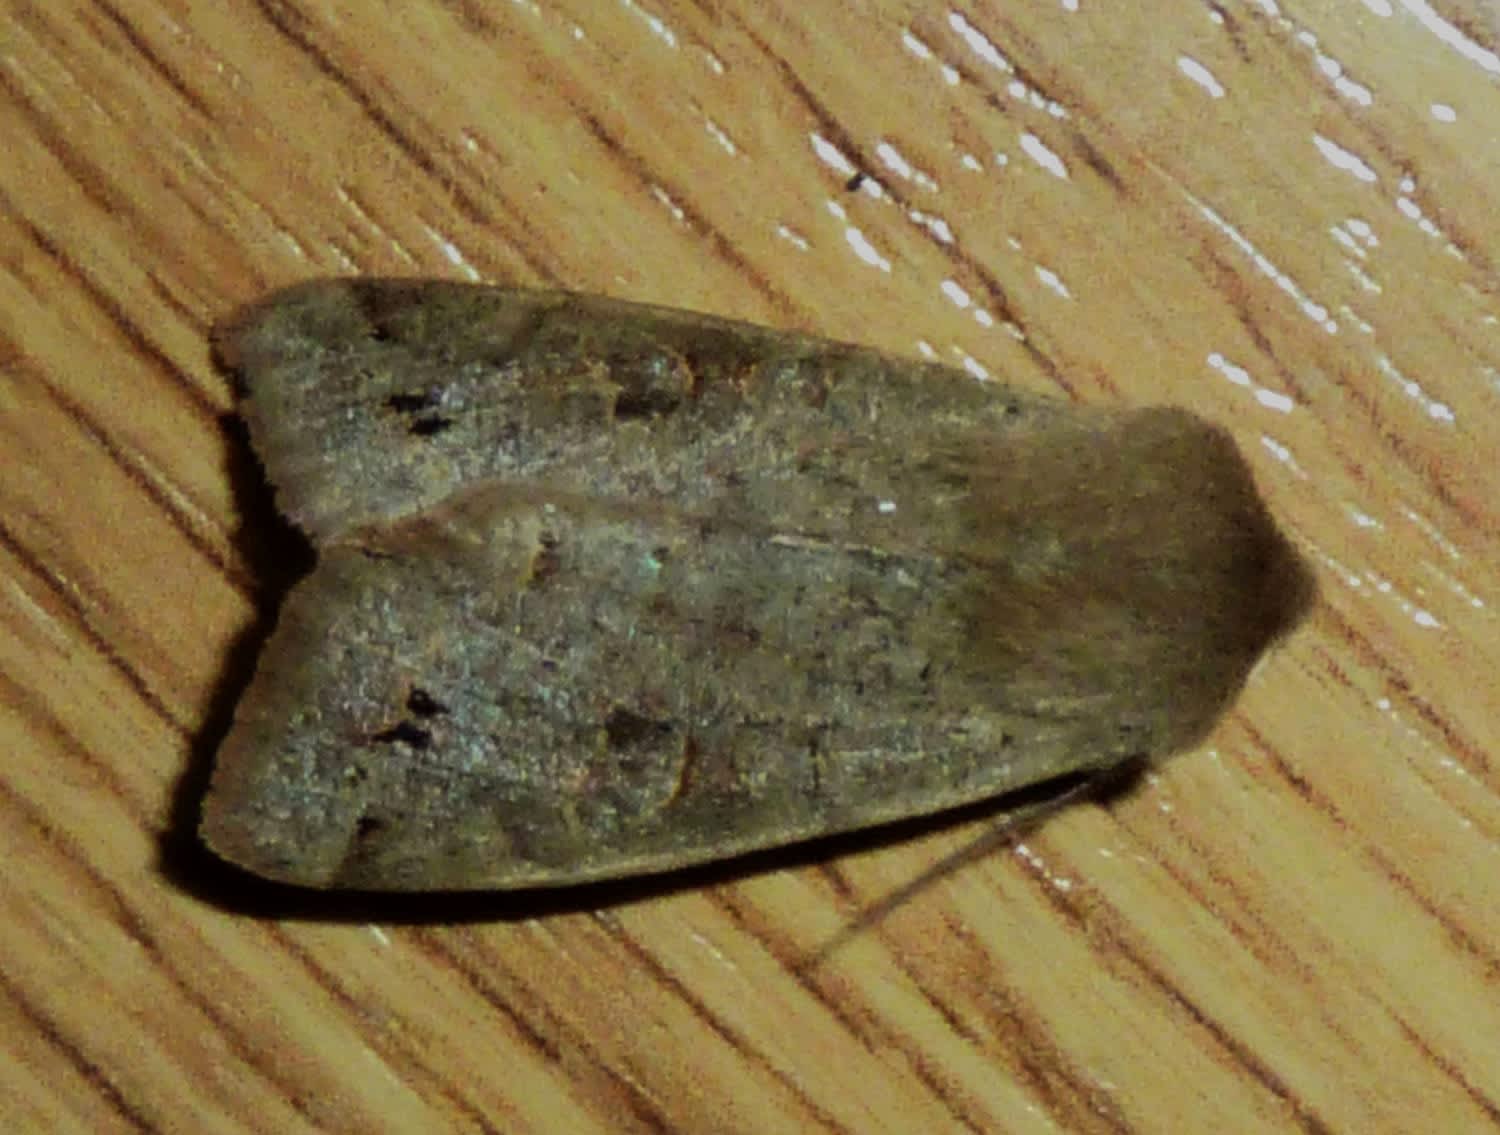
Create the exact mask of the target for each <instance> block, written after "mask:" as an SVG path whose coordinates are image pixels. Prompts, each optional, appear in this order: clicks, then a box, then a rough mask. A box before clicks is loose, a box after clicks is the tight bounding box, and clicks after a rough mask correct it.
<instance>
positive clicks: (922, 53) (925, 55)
mask: <svg viewBox="0 0 1500 1135" xmlns="http://www.w3.org/2000/svg"><path fill="white" fill-rule="evenodd" d="M901 46H902V47H904V48H906V50H907V51H909V52H911V53H912V54H913V55H915V56H916V57H917V58H918V59H931V58H932V48H930V47H928V46H927V45H926V44H925V43H923V42H922V41H921V40H920V39H918V38H917V37H916V36H915V35H913V34H912V33H911V31H910V30H908V31H904V32H902V33H901Z"/></svg>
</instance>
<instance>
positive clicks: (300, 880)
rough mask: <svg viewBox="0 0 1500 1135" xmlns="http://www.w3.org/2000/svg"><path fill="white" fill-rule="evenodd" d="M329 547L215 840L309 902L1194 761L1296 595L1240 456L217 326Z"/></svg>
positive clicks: (322, 313) (773, 352)
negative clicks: (1130, 766)
mask: <svg viewBox="0 0 1500 1135" xmlns="http://www.w3.org/2000/svg"><path fill="white" fill-rule="evenodd" d="M216 350H217V354H218V357H219V359H220V361H221V363H222V365H224V366H225V367H226V368H227V369H228V370H229V371H231V372H232V374H233V375H234V376H235V378H236V381H237V384H238V386H239V389H240V393H241V398H242V401H241V403H240V409H241V413H242V414H243V416H244V418H245V420H246V421H247V423H248V427H249V432H250V437H251V440H252V444H253V446H254V448H255V450H256V453H257V454H258V456H259V458H260V460H261V462H262V464H263V466H264V469H265V472H266V475H267V478H268V479H269V481H270V484H271V485H272V487H273V489H274V491H275V494H276V500H277V503H278V506H279V507H280V509H281V510H282V511H283V512H284V513H285V514H286V516H287V517H289V518H290V519H291V520H292V521H293V522H294V523H295V524H296V525H297V526H298V527H299V528H300V529H301V530H302V531H303V532H305V533H306V534H307V536H308V537H309V538H310V539H311V541H312V543H313V545H314V548H315V549H316V553H317V561H316V565H315V567H314V569H313V570H312V572H311V573H310V574H309V575H307V576H306V577H305V578H304V579H302V580H301V581H300V582H299V583H297V584H296V585H295V586H294V587H293V589H292V590H291V592H290V593H289V594H288V595H287V597H286V599H285V601H284V603H283V605H282V607H281V610H280V613H279V617H278V621H277V624H276V627H275V630H274V632H273V633H272V635H271V637H270V639H269V640H268V642H267V644H266V646H265V648H264V651H263V653H262V656H261V658H260V660H259V664H258V668H257V670H256V673H255V676H254V678H253V679H252V681H251V683H250V685H249V687H248V689H247V690H246V692H245V694H244V696H243V698H242V700H241V701H240V703H239V705H238V707H237V710H236V713H235V720H234V723H233V726H232V728H231V730H230V732H229V734H228V736H227V737H226V739H225V740H224V742H223V744H222V746H221V749H220V751H219V753H218V757H217V762H216V768H215V771H214V775H213V780H212V784H211V786H210V789H209V792H208V795H207V798H206V800H205V803H204V810H203V817H202V824H201V834H202V837H203V838H204V840H205V841H206V842H207V844H208V845H209V846H210V847H211V848H212V849H213V850H214V851H215V852H217V853H218V854H219V855H220V856H222V857H223V858H225V859H227V860H230V861H232V862H234V863H236V864H239V865H240V866H242V867H244V868H247V869H249V870H250V871H252V872H255V873H257V874H260V875H263V876H267V877H270V878H272V879H277V880H282V881H285V882H289V883H294V884H301V885H305V886H309V887H325V888H326V887H339V888H344V887H347V888H360V889H369V890H386V891H416V890H465V889H489V888H497V889H505V888H524V887H536V886H553V885H561V884H571V883H577V882H583V881H587V880H596V879H603V878H610V877H618V876H624V875H632V874H637V873H643V872H658V871H666V870H671V869H673V868H678V867H682V866H685V865H689V864H694V863H701V862H704V861H708V860H716V859H721V858H725V857H729V856H735V855H739V854H741V853H745V852H748V851H751V850H753V849H758V848H765V847H771V846H777V845H783V844H788V843H792V842H795V841H800V840H806V839H810V838H813V837H817V836H822V835H828V834H832V833H837V832H845V831H849V830H852V829H858V828H864V827H868V826H871V825H877V824H882V823H886V822H889V821H894V820H897V819H901V818H905V817H911V816H917V815H925V814H931V813H937V812H940V811H942V810H945V809H949V808H953V807H955V806H957V805H961V804H964V803H967V802H972V801H976V800H980V799H983V798H988V797H992V796H996V795H999V794H1002V793H1005V792H1008V791H1010V790H1013V789H1018V788H1022V787H1025V786H1029V785H1037V784H1041V783H1043V782H1050V781H1052V780H1054V779H1055V778H1058V777H1060V776H1063V775H1065V774H1085V775H1088V774H1093V773H1095V772H1106V771H1108V770H1110V769H1113V768H1116V767H1118V766H1119V765H1121V764H1122V763H1123V762H1126V761H1132V760H1139V759H1141V758H1143V757H1144V758H1151V759H1154V758H1158V757H1162V756H1165V755H1167V754H1169V753H1172V752H1175V751H1177V750H1181V749H1183V748H1186V747H1189V746H1191V745H1192V744H1194V743H1195V742H1196V741H1198V740H1199V739H1201V738H1202V737H1203V736H1204V734H1205V733H1206V732H1207V731H1208V730H1209V729H1210V728H1211V727H1212V725H1213V724H1214V722H1215V721H1216V719H1217V718H1218V717H1219V716H1220V714H1221V713H1222V712H1223V711H1224V710H1225V708H1226V707H1227V706H1228V705H1229V704H1230V703H1231V702H1232V701H1233V699H1234V698H1235V696H1236V694H1237V692H1238V691H1239V689H1240V687H1241V686H1242V684H1243V682H1244V680H1245V678H1246V676H1247V674H1248V672H1249V670H1250V669H1251V667H1252V666H1253V664H1254V663H1255V662H1256V660H1257V659H1258V658H1259V657H1260V655H1261V653H1262V652H1263V651H1264V650H1265V649H1266V648H1267V646H1268V645H1269V644H1271V643H1272V642H1273V641H1275V640H1276V639H1277V638H1278V637H1280V636H1281V635H1283V634H1285V633H1286V632H1287V631H1288V630H1289V629H1290V628H1292V627H1293V626H1294V625H1295V624H1296V623H1297V621H1298V620H1299V619H1300V618H1301V617H1302V615H1303V614H1304V613H1305V612H1306V610H1307V609H1308V606H1309V604H1310V603H1311V601H1312V596H1313V585H1312V581H1311V576H1310V574H1309V572H1308V569H1307V567H1306V566H1305V565H1304V563H1303V561H1302V560H1301V558H1300V557H1299V556H1298V554H1297V553H1296V551H1295V550H1294V548H1293V547H1292V545H1291V544H1290V543H1289V542H1288V540H1287V539H1286V538H1285V537H1284V536H1283V535H1282V534H1281V533H1280V532H1279V531H1278V529H1277V527H1276V525H1275V523H1274V522H1273V520H1272V518H1271V516H1270V515H1269V513H1268V512H1267V510H1266V508H1265V506H1264V504H1263V503H1262V501H1261V498H1260V497H1259V495H1258V494H1257V492H1256V489H1255V485H1254V482H1253V480H1252V478H1251V474H1250V471H1249V469H1248V467H1247V466H1246V464H1245V462H1244V460H1243V458H1242V457H1241V456H1240V454H1239V452H1238V451H1237V449H1236V448H1235V446H1234V444H1233V442H1232V441H1231V440H1230V438H1229V437H1228V435H1227V434H1226V433H1225V432H1224V431H1222V430H1220V429H1218V428H1216V427H1214V426H1211V425H1208V424H1206V423H1205V422H1203V421H1201V420H1199V419H1198V418H1196V417H1194V416H1192V415H1190V414H1188V413H1185V412H1183V411H1181V410H1176V409H1166V408H1150V409H1127V410H1121V409H1089V408H1081V407H1078V406H1074V405H1071V404H1068V403H1065V402H1060V401H1055V400H1052V399H1048V398H1044V397H1040V396H1037V395H1032V394H1028V393H1024V392H1021V391H1019V390H1016V389H1012V388H1009V387H1007V386H1005V385H1001V384H998V383H992V382H981V381H978V380H977V379H975V378H974V377H972V376H970V375H969V374H967V373H964V372H962V371H959V370H956V369H953V368H949V367H945V366H942V365H939V364H936V363H932V362H921V361H912V360H909V359H901V358H895V357H892V356H890V355H887V354H883V353H880V352H878V351H875V350H872V349H869V348H865V347H859V346H854V345H850V344H845V343H836V342H831V341H827V340H824V339H818V338H813V337H810V336H806V335H801V334H791V333H788V332H785V331H777V330H772V329H767V328H762V327H758V326H753V325H750V324H746V323H740V322H736V321H732V320H727V319H719V318H713V317H710V316H706V315H699V314H693V313H690V312H684V311H677V310H671V309H666V308H660V307H648V306H643V305H638V304H632V303H626V302H622V301H619V300H614V299H607V298H603V297H599V296H589V295H579V294H574V293H570V292H562V291H535V290H525V289H515V288H503V287H489V286H478V285H466V284H457V283H444V282H434V281H422V280H391V279H348V280H322V281H314V282H311V283H306V284H302V285H299V286H295V287H292V288H289V289H286V290H283V291H280V292H276V293H273V294H271V295H270V296H269V297H267V298H266V299H264V300H263V301H261V302H259V303H257V304H255V305H254V306H252V307H250V308H249V309H247V310H245V311H243V312H241V313H239V314H238V315H236V316H235V317H233V318H232V319H230V320H229V321H227V322H226V323H225V324H223V325H221V327H220V328H219V329H217V331H216Z"/></svg>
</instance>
